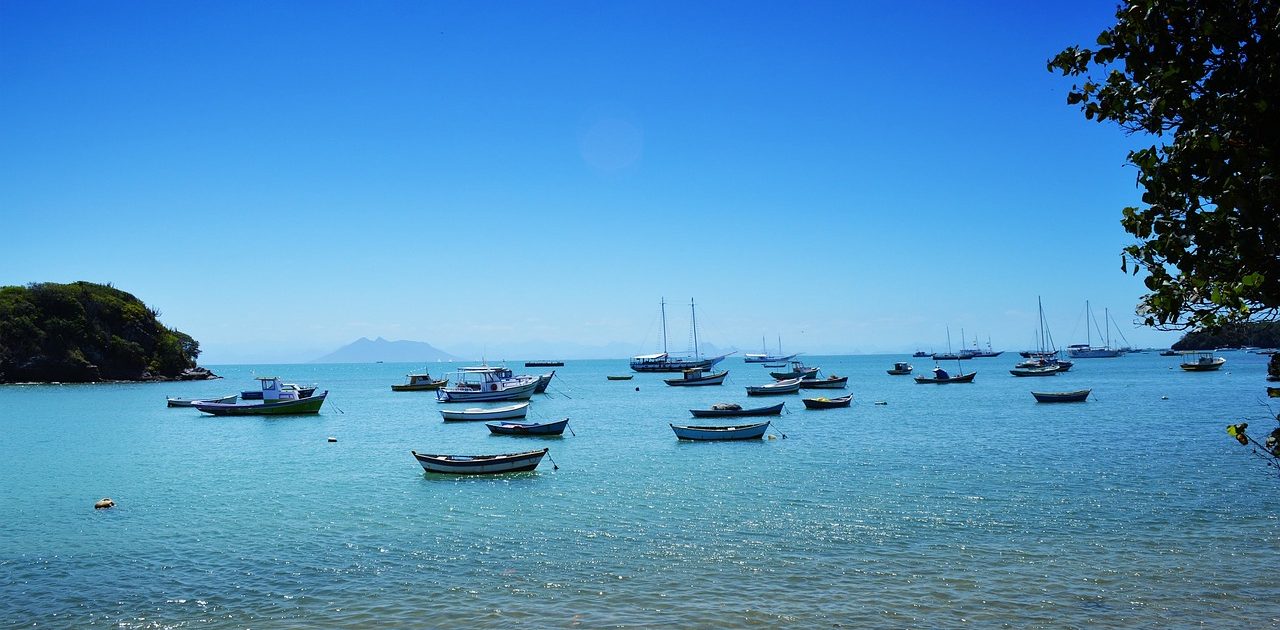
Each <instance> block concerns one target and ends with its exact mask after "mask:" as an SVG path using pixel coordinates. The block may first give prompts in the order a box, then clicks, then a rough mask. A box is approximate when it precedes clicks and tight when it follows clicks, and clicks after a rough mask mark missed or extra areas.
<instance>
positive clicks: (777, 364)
mask: <svg viewBox="0 0 1280 630" xmlns="http://www.w3.org/2000/svg"><path fill="white" fill-rule="evenodd" d="M764 367H787V364H786V363H766V364H764Z"/></svg>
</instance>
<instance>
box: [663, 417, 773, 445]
mask: <svg viewBox="0 0 1280 630" xmlns="http://www.w3.org/2000/svg"><path fill="white" fill-rule="evenodd" d="M669 426H670V427H671V430H672V431H675V434H676V437H677V438H679V439H681V440H697V441H707V442H710V441H717V440H758V439H760V437H761V436H763V435H764V432H765V431H767V430H768V429H769V423H768V422H761V423H760V424H748V425H746V426H734V427H699V426H677V425H674V424H671V425H669Z"/></svg>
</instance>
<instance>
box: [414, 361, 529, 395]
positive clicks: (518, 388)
mask: <svg viewBox="0 0 1280 630" xmlns="http://www.w3.org/2000/svg"><path fill="white" fill-rule="evenodd" d="M456 374H457V378H456V380H455V382H454V385H453V386H452V387H443V388H440V389H437V390H436V400H437V401H439V402H494V401H499V400H529V398H530V397H532V396H533V394H534V390H536V389H537V388H538V382H539V381H540V380H541V377H538V376H528V375H520V376H516V375H514V374H512V372H511V370H510V369H508V368H505V367H490V366H487V365H486V366H480V367H467V368H462V369H461V370H459V371H458V372H457V373H456Z"/></svg>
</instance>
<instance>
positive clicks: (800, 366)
mask: <svg viewBox="0 0 1280 630" xmlns="http://www.w3.org/2000/svg"><path fill="white" fill-rule="evenodd" d="M819 369H821V368H816V367H806V366H805V364H804V363H803V362H801V361H792V362H791V369H790V370H788V371H786V372H769V376H772V377H773V378H775V379H777V380H779V381H785V380H787V379H790V378H817V377H818V370H819Z"/></svg>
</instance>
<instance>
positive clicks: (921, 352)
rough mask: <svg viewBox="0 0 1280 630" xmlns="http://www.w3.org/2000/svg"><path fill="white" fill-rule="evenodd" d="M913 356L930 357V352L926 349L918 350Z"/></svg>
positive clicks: (918, 357)
mask: <svg viewBox="0 0 1280 630" xmlns="http://www.w3.org/2000/svg"><path fill="white" fill-rule="evenodd" d="M911 356H912V357H913V358H916V359H924V358H928V356H929V353H928V352H925V351H924V350H916V351H915V352H913V353H911Z"/></svg>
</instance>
